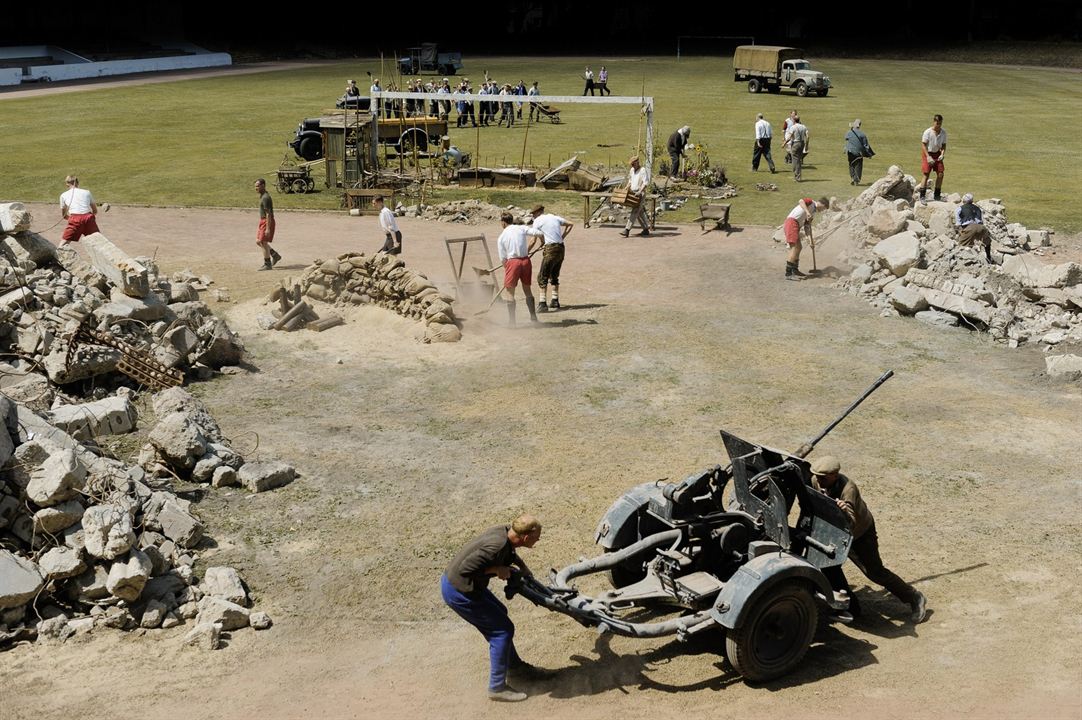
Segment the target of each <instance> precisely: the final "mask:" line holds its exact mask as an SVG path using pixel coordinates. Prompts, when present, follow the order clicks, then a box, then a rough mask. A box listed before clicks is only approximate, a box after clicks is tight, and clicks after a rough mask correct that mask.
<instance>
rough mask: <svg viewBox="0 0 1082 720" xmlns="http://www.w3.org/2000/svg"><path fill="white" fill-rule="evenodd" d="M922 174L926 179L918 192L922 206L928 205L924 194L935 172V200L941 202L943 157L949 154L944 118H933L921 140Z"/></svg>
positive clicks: (921, 182)
mask: <svg viewBox="0 0 1082 720" xmlns="http://www.w3.org/2000/svg"><path fill="white" fill-rule="evenodd" d="M920 144H921V150H920V172H921V174H922V175H924V179H923V180H921V181H920V185H918V186H917V190H918V191H919V193H920V204H921V205H927V204H928V201H927V200H925V199H924V193H925V192H926V191H927V190H928V176H929V175H931V174H932V173H933V172H935V194H934V195H933V196H932V199H933V200H936V201H939V200H941V199H942V198H941V197H940V195H941V191H942V189H943V156H944V155H946V154H947V131H946V130H944V129H943V116H942V115H933V116H932V127H930V128H928V129H927V130H925V131H924V134H923V135H921V138H920Z"/></svg>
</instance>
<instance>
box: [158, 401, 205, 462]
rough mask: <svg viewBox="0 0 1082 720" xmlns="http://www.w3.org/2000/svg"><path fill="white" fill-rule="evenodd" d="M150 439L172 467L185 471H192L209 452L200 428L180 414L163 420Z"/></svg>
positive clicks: (172, 414) (175, 413)
mask: <svg viewBox="0 0 1082 720" xmlns="http://www.w3.org/2000/svg"><path fill="white" fill-rule="evenodd" d="M148 439H149V440H150V442H151V444H153V445H154V447H155V448H156V449H157V450H158V452H159V453H161V455H162V457H164V458H165V460H166V461H167V462H168V463H169V464H170V465H173V466H174V467H177V468H180V469H184V470H188V469H191V468H192V467H193V466H194V465H195V462H196V460H197V459H198V458H201V457H203V455H204V454H206V452H207V439H206V438H205V437H204V435H203V433H202V432H201V431H200V428H199V427H198V426H197V425H196V424H195V423H194V422H193V421H192V420H191V418H190V417H189V416H188V415H184V414H182V413H179V412H174V413H170V414H169V415H166V416H165V417H164V418H162V419H161V420H160V421H159V422H158V424H157V425H155V426H154V429H153V430H151V431H150V436H149V438H148Z"/></svg>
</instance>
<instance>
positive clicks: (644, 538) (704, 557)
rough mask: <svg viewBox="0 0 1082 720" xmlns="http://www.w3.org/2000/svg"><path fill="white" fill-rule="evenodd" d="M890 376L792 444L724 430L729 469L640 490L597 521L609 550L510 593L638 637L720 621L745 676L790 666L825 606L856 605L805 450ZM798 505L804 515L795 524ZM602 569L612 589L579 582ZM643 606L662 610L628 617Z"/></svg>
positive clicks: (514, 583) (840, 545)
mask: <svg viewBox="0 0 1082 720" xmlns="http://www.w3.org/2000/svg"><path fill="white" fill-rule="evenodd" d="M893 374H894V372H893V371H887V372H886V373H884V374H883V375H882V376H881V377H879V379H878V380H876V381H875V382H874V383H873V384H872V385H871V387H869V388H868V389H867V390H866V391H864V394H862V395H861V396H860V397H859V398H857V400H856V401H855V402H853V403H852V404H851V405H850V406H849V407H848V408H846V410H845V411H844V412H843V413H842V414H841V415H839V416H838V417H837V418H836V419H835V420H834V421H833V422H831V423H830V424H829V425H828V426H827V427H826V428H825V429H823V430H822V431H821V432H820V433H819V434H818V435H817V436H815V437H814V438H812V439H811V440H808V441H807V442H806V443H804V444H803V445H801V446H800V448H799V449H798V450H797V451H796V452H795V453H791V454H790V453H786V452H784V451H781V450H773V449H771V448H768V447H766V446H764V445H758V444H755V443H751V442H748V441H746V440H742V439H740V438H738V437H736V436H735V435H733V434H732V433H729V432H726V431H725V430H722V431H721V438H722V442H723V444H724V445H725V450H726V451H727V453H728V455H729V460H730V462H729V465H728V466H727V467H724V468H723V467H721V466H720V465H718V466H714V467H712V468H709V469H707V470H704V471H702V472H700V473H697V474H695V475H691V476H690V477H688V478H686V479H685V480H683V481H681V482H679V483H669V484H660V482H648V483H643V484H641V485H637V486H635V487H633V488H631V489H630V490H628V491H627V492H625V493H624V494H623V495H622V496H621V497H620V498H619V499H618V500H617V501H616V502H615V503H613V504H612V506H611V507H610V508H609V510H608V512H606V513H605V515H604V517H603V518H602V519H601V522H600V524H599V525H598V528H597V534H596V537H595V541H596V542H597V544H599V545H600V546H601V547H602V548H603V549H604V551H605V552H604V554H603V555H601V556H598V557H594V558H591V559H587V560H582V561H580V562H577V563H574V564H572V565H568V566H567V567H565V568H564V569H562V570H560V571H559V572H556V571H553V573H552V575H551V577H550V578H549V582H548V584H545V583H543V582H541V581H540V580H538V579H537V578H536V577H535V576H529V575H523V574H520V573H514V574H512V577H511V579H510V580H509V582H508V584H507V589H506V593H507V597H508V598H511V597H513V596H514V595H516V594H518V595H522V596H523V597H525V598H526V599H527V600H529V601H530V602H532V603H534V604H535V605H540V606H542V607H545V608H548V609H549V610H553V611H555V612H560V613H564V614H565V615H569V616H571V617H572V618H574V619H576V620H578V621H579V622H580V623H582V624H583V625H585V626H587V627H595V628H597V629H598V630H599V631H602V632H612V633H615V634H617V635H626V636H630V637H659V636H664V635H676V636H677V637H678V638H679V639H681V640H685V639H687V638H688V637H690V636H692V635H694V634H696V633H699V632H702V631H704V630H708V629H711V628H715V629H719V628H720V629H721V630H723V631H724V634H725V641H724V648H723V652H724V653H725V655H726V657H727V658H728V659H729V662H730V663H731V664H732V666H733V667H734V668H735V669H736V671H737V672H739V673H740V674H741V675H742V676H743V677H744V678H745V679H746V680H749V681H753V682H760V681H765V680H770V679H772V678H776V677H779V676H781V675H784V674H786V673H787V672H789V671H790V670H792V669H793V668H794V667H795V666H796V665H797V664H798V663H799V662H800V661H801V659H803V657H804V654H805V653H806V652H807V650H808V646H809V644H810V643H811V640H812V637H813V635H814V634H815V629H816V626H817V624H818V619H819V612H820V609H826V610H827V613H828V617H830V618H831V620H832V621H833V620H836V619H838V618H841V617H844V611H845V610H846V609H847V607H848V604H849V601H848V599H847V598H838V597H836V596H835V594H834V592H833V590H832V588H831V586H830V583H829V582H828V581H827V578H826V576H825V575H824V574H823V570H824V569H826V568H830V567H835V566H839V565H841V564H842V563H844V562H845V560H846V558H847V557H848V554H849V549H850V546H851V544H852V535H851V534H850V532H849V525H848V518H847V517H846V515H845V513H844V512H843V511H842V510H841V509H840V508H838V506H837V505H836V503H835V502H834V500H833V499H831V498H830V497H828V496H827V495H826V494H825V493H823V492H821V491H819V490H817V489H815V488H814V486H813V485H812V483H811V470H810V466H809V464H808V462H807V461H806V460H805V458H806V457H807V456H808V454H809V453H811V451H812V450H813V449H814V448H815V446H816V445H817V444H818V443H819V441H820V440H822V439H823V438H824V437H825V436H826V435H827V434H828V433H829V432H830V431H831V430H833V429H834V428H835V427H836V426H837V425H838V423H840V422H841V421H842V420H844V419H845V418H846V416H847V415H849V414H850V413H851V412H853V410H855V409H856V407H857V406H858V405H860V403H862V402H863V401H864V400H865V399H866V398H867V397H868V396H869V395H871V394H872V393H873V392H875V390H876V389H877V388H878V387H879V386H880V385H882V384H883V383H884V382H886V381H887V380H888V379H889V378H890V377H891V376H892V375H893ZM727 490H728V491H729V492H728V497H726V491H727ZM794 504H796V505H797V507H798V509H799V513H798V515H797V518H796V522H795V524H793V525H790V524H789V518H790V515H791V511H792V509H793V505H794ZM602 572H607V573H608V576H609V580H610V583H611V585H612V587H613V589H612V590H609V591H607V592H605V593H603V594H601V595H598V596H597V597H590V596H587V595H584V594H582V593H580V592H579V591H578V590H577V589H576V588H575V587H574V586H573V585H572V584H571V581H572V580H574V579H575V578H577V577H581V576H583V575H589V574H593V573H602ZM643 610H650V611H654V612H656V613H657V616H658V619H657V620H656V621H653V622H640V621H638V619H636V620H634V621H633V620H630V619H627V618H628V617H629V616H630V615H631V614H632V613H634V614H635V616H636V618H638V617H639V616H640V614H641V613H642V611H643ZM674 614H675V615H677V616H676V617H669V618H668V619H664V616H665V615H670V616H671V615H674Z"/></svg>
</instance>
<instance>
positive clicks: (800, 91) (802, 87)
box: [796, 80, 808, 97]
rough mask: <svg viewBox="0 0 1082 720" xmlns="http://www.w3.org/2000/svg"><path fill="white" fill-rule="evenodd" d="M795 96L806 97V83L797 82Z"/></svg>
mask: <svg viewBox="0 0 1082 720" xmlns="http://www.w3.org/2000/svg"><path fill="white" fill-rule="evenodd" d="M796 94H797V95H799V96H800V97H807V96H808V83H806V82H804V81H803V80H800V81H798V82H797V84H796Z"/></svg>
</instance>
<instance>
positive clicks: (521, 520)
mask: <svg viewBox="0 0 1082 720" xmlns="http://www.w3.org/2000/svg"><path fill="white" fill-rule="evenodd" d="M540 529H541V521H540V520H538V519H537V518H535V517H534V516H533V515H530V514H523V515H519V516H518V517H517V518H515V519H514V520H512V521H511V530H513V531H514V533H515V534H516V535H518V536H519V537H526V536H527V535H532V534H533V533H535V532H537V531H538V530H540Z"/></svg>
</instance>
